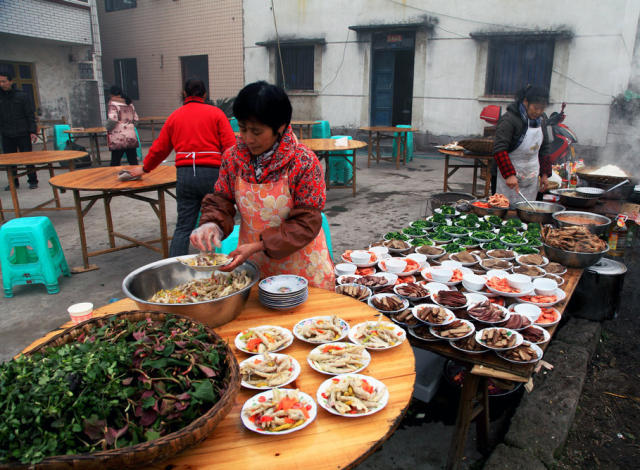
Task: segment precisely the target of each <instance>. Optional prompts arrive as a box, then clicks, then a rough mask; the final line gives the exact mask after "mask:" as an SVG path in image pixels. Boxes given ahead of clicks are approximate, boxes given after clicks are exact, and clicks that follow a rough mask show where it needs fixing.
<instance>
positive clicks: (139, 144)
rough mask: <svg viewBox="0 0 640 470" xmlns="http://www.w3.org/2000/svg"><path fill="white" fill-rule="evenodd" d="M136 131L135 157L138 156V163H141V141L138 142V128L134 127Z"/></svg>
mask: <svg viewBox="0 0 640 470" xmlns="http://www.w3.org/2000/svg"><path fill="white" fill-rule="evenodd" d="M134 129H135V131H136V138H137V139H138V148H137V149H136V155H137V156H138V162H139V163H142V141H141V140H140V134H138V128H137V127H134Z"/></svg>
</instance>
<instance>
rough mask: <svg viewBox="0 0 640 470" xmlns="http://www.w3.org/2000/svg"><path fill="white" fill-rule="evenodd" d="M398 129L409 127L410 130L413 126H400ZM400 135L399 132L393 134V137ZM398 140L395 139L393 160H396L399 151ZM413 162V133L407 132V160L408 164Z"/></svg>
mask: <svg viewBox="0 0 640 470" xmlns="http://www.w3.org/2000/svg"><path fill="white" fill-rule="evenodd" d="M396 127H408V128H410V127H411V126H409V125H406V124H398V125H397V126H396ZM397 135H398V133H397V132H394V133H393V136H394V137H396V136H397ZM396 147H397V145H396V140H395V139H393V158H396V156H397V153H396V152H398V149H397V148H396ZM411 160H413V132H407V158H406V160H405V162H406V163H408V162H410V161H411Z"/></svg>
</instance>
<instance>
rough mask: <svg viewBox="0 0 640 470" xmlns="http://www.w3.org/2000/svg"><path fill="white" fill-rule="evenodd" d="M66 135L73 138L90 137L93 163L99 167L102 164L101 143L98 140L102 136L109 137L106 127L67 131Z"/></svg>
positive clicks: (80, 128) (79, 128)
mask: <svg viewBox="0 0 640 470" xmlns="http://www.w3.org/2000/svg"><path fill="white" fill-rule="evenodd" d="M64 133H65V134H69V135H71V136H81V137H89V144H90V145H91V155H92V157H93V161H94V162H95V163H96V164H98V165H101V164H102V162H101V160H100V142H99V140H98V139H99V138H100V136H102V135H107V129H106V127H77V128H71V129H70V130H66V131H64Z"/></svg>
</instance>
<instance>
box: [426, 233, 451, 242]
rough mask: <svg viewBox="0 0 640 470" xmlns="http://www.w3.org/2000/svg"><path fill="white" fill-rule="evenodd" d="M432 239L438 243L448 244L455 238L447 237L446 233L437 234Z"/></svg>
mask: <svg viewBox="0 0 640 470" xmlns="http://www.w3.org/2000/svg"><path fill="white" fill-rule="evenodd" d="M431 239H432V240H434V241H438V242H448V241H450V240H452V239H453V237H452V236H451V235H447V234H446V233H436V234H435V235H434V236H432V237H431Z"/></svg>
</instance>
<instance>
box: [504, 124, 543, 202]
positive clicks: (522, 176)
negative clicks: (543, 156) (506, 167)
mask: <svg viewBox="0 0 640 470" xmlns="http://www.w3.org/2000/svg"><path fill="white" fill-rule="evenodd" d="M541 145H542V127H529V128H528V129H527V133H526V134H525V136H524V139H523V140H522V143H521V144H520V145H519V146H518V147H517V148H516V149H515V150H514V151H513V152H510V153H509V158H510V159H511V164H512V165H513V167H514V168H515V170H516V178H518V186H520V192H521V193H522V194H524V196H525V197H526V198H527V199H528V200H530V201H535V199H536V196H537V195H538V174H539V173H540V162H539V161H538V152H539V150H540V146H541ZM496 193H500V194H504V195H505V196H507V199H509V202H511V204H515V203H516V202H521V201H522V198H521V197H520V196H519V195H518V193H517V192H515V191H514V190H513V189H511V188H509V186H507V183H506V182H505V180H504V178H503V177H502V175H501V174H500V172H499V171H498V181H497V184H496Z"/></svg>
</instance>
